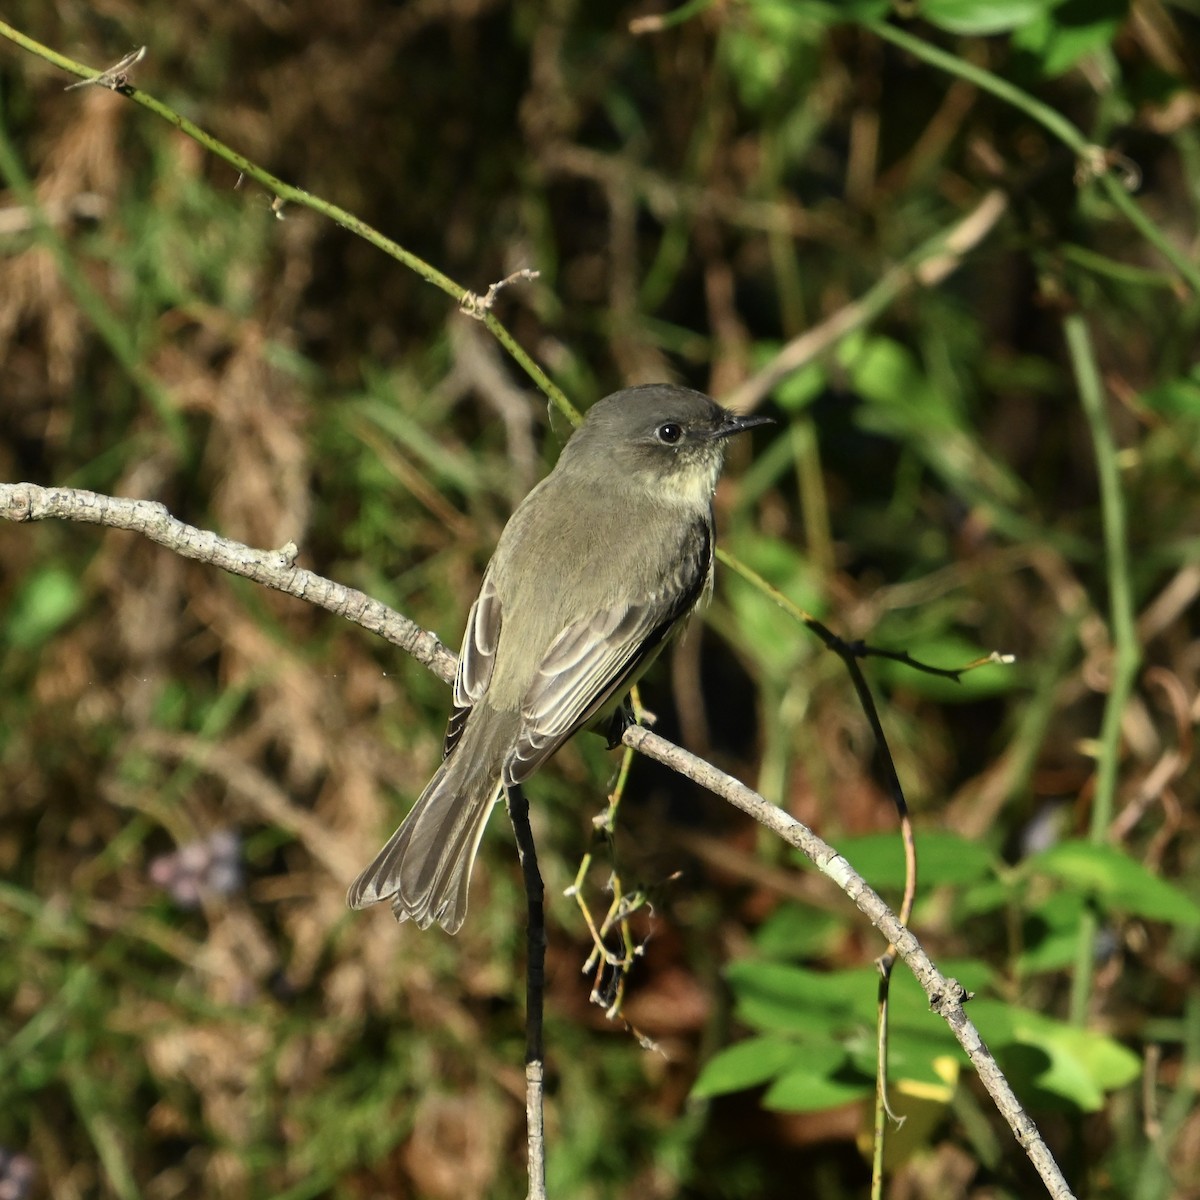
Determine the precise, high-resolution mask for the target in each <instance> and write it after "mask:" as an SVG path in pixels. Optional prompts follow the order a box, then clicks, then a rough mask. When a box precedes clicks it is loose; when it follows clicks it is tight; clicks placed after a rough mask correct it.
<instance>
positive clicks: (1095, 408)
mask: <svg viewBox="0 0 1200 1200" xmlns="http://www.w3.org/2000/svg"><path fill="white" fill-rule="evenodd" d="M1064 332H1065V335H1066V341H1067V350H1068V353H1069V354H1070V357H1071V368H1072V370H1073V371H1074V373H1075V383H1076V386H1077V387H1078V389H1079V400H1080V404H1081V405H1082V407H1083V412H1084V415H1085V416H1086V417H1087V422H1088V427H1089V429H1090V430H1091V435H1092V448H1093V450H1094V451H1095V454H1096V472H1097V476H1098V478H1099V483H1100V512H1101V520H1102V524H1103V531H1104V563H1105V570H1106V574H1107V582H1108V604H1109V625H1110V629H1111V636H1112V646H1113V662H1112V680H1111V684H1110V687H1109V693H1108V700H1107V702H1106V704H1105V707H1104V718H1103V721H1102V722H1101V726H1100V747H1099V751H1098V753H1097V757H1096V789H1095V796H1094V798H1093V803H1092V820H1091V827H1090V829H1089V831H1088V836H1089V838H1090V839H1091V841H1092V842H1094V843H1100V842H1103V841H1104V840H1105V838H1106V837H1107V836H1108V830H1109V827H1110V825H1111V824H1112V818H1113V808H1114V805H1115V801H1116V792H1117V775H1118V768H1119V763H1120V750H1121V719H1122V717H1123V716H1124V713H1125V706H1126V704H1127V703H1128V702H1129V696H1130V693H1131V692H1132V691H1133V683H1134V679H1135V677H1136V676H1137V671H1138V667H1139V666H1140V664H1141V647H1140V646H1139V645H1138V640H1137V629H1136V627H1135V624H1134V611H1133V589H1132V586H1131V582H1130V564H1129V548H1128V545H1127V538H1126V516H1125V496H1124V494H1123V492H1122V490H1121V473H1120V467H1119V466H1118V463H1117V447H1116V441H1115V439H1114V438H1113V432H1112V427H1111V425H1110V424H1109V420H1108V409H1107V406H1106V404H1105V398H1104V387H1103V385H1102V383H1101V380H1100V371H1099V369H1098V368H1097V366H1096V355H1095V351H1094V349H1093V347H1092V339H1091V334H1090V332H1089V330H1088V326H1087V322H1086V321H1085V320H1084V318H1083V316H1082V315H1081V314H1079V313H1072V314H1071V315H1070V316H1069V317H1067V319H1066V321H1065V323H1064ZM1096 930H1097V920H1096V917H1095V916H1094V914H1091V913H1088V914H1085V918H1084V921H1083V923H1082V925H1081V927H1080V931H1079V942H1078V945H1077V946H1076V949H1075V972H1074V976H1073V978H1072V980H1071V1002H1070V1018H1071V1021H1072V1022H1073V1023H1075V1024H1077V1025H1081V1024H1083V1022H1084V1020H1085V1018H1086V1016H1087V1007H1088V1000H1089V997H1090V995H1091V988H1092V967H1093V948H1094V945H1095V940H1096Z"/></svg>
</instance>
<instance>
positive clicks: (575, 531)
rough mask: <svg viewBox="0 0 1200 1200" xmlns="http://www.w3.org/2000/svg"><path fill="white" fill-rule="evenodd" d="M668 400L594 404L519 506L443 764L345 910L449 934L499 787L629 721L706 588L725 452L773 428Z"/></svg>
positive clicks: (471, 642)
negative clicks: (591, 729) (573, 740)
mask: <svg viewBox="0 0 1200 1200" xmlns="http://www.w3.org/2000/svg"><path fill="white" fill-rule="evenodd" d="M768 421H769V418H767V417H742V416H737V415H735V414H734V413H731V412H729V411H727V410H726V409H724V408H722V407H721V406H720V405H719V404H717V403H716V401H715V400H712V399H711V398H710V397H708V396H705V395H703V394H702V393H700V392H694V391H690V390H688V389H686V388H679V387H673V386H669V385H667V384H650V385H647V386H644V387H633V388H626V389H625V390H623V391H620V392H616V393H614V394H613V395H611V396H607V397H605V399H603V400H600V401H598V402H597V403H596V404H595V405H593V406H592V408H591V409H590V410H589V411H588V413H587V416H586V418H585V420H584V422H583V424H582V425H581V426H580V427H579V429H577V430H576V431H575V433H574V434H573V435H572V437H571V439H570V440H569V441H568V442H567V444H566V446H565V447H564V449H563V451H562V454H561V455H560V456H559V460H558V463H557V465H556V466H555V468H554V470H553V471H551V472H550V474H549V475H547V476H546V478H545V479H543V480H542V482H541V483H539V484H538V485H537V486H536V487H535V488H534V489H533V491H531V492H530V493H529V495H528V496H526V497H525V499H524V500H523V501H522V502H521V503H520V505H518V507H517V509H516V511H515V512H514V513H513V515H512V517H511V518H510V519H509V522H508V524H507V525H506V526H505V528H504V532H503V533H502V534H501V535H500V541H499V543H498V545H497V546H496V552H495V553H494V554H493V555H492V560H491V562H490V563H489V564H488V567H487V570H486V571H485V572H484V576H483V583H482V585H481V587H480V589H479V596H478V598H477V599H476V600H475V603H474V604H473V605H472V606H471V611H470V614H469V615H468V617H467V628H466V632H465V633H464V634H463V641H462V650H461V651H460V653H459V659H458V675H457V677H456V679H455V681H454V710H453V712H452V713H451V715H450V722H449V725H448V727H447V729H446V739H445V744H444V747H443V761H442V765H441V766H440V767H439V768H438V769H437V772H436V773H435V774H434V776H433V778H432V779H431V780H430V781H429V784H428V786H427V787H426V788H425V790H424V791H423V792H422V793H421V795H420V797H419V798H418V799H417V802H416V804H414V805H413V808H412V810H411V811H410V812H409V814H408V816H407V817H406V818H405V819H404V822H403V823H402V824H401V826H400V828H399V829H397V830H396V832H395V833H394V834H393V835H392V837H391V840H390V841H389V842H388V843H387V845H386V846H384V848H383V849H382V850H381V851H380V852H379V856H378V857H377V858H376V859H375V861H374V862H373V863H372V864H371V865H370V866H369V867H368V868H367V869H366V870H365V871H364V872H363V873H362V874H361V875H360V876H359V877H358V878H357V879H356V880H355V881H354V883H353V885H352V886H351V888H350V891H349V894H348V896H347V900H348V902H349V904H350V907H351V908H365V907H366V906H367V905H369V904H375V903H377V902H378V901H381V900H391V902H392V911H393V912H394V913H395V915H396V918H397V920H400V921H405V920H413V921H415V922H416V923H417V924H418V925H419V926H420V927H421V928H422V929H425V928H427V927H428V926H429V925H431V924H432V923H433V922H435V921H436V922H438V923H439V924H440V925H442V927H443V928H445V929H446V930H447V932H449V933H456V932H457V931H458V929H459V928H460V927H461V925H462V923H463V920H464V918H465V917H466V913H467V889H468V886H469V884H470V880H471V868H472V865H473V864H474V862H475V855H476V852H477V851H478V849H479V841H480V838H481V837H482V836H483V827H484V825H485V824H486V823H487V819H488V816H489V814H490V813H491V810H492V805H493V804H494V802H495V801H496V800H497V798H498V797H499V795H500V792H501V791H502V789H503V788H505V787H506V786H511V785H513V784H518V783H522V782H524V781H525V780H526V779H528V778H529V777H530V776H531V775H532V774H533V773H534V771H536V770H537V769H538V768H539V767H540V766H541V765H542V764H543V763H544V762H546V760H547V759H548V758H550V756H551V755H552V754H554V752H555V751H556V750H558V748H559V747H560V746H561V745H562V744H563V743H564V742H565V741H566V740H567V739H568V738H569V737H571V735H572V734H574V733H576V732H577V731H578V730H580V729H582V728H584V727H585V726H589V725H602V724H603V723H604V722H605V721H608V722H609V734H610V742H611V743H612V744H613V745H615V744H616V743H617V742H618V741H619V740H620V735H621V732H622V731H623V730H624V728H625V724H626V723H627V722H628V721H629V720H630V719H631V718H630V717H629V715H628V709H627V708H626V707H624V706H623V705H622V702H623V701H624V699H625V697H626V695H627V694H628V692H629V689H630V688H631V687H632V686H633V685H634V684H635V683H636V682H637V681H638V679H639V678H640V676H641V675H642V673H643V672H644V671H645V670H646V668H647V667H648V666H649V665H650V664H651V663H652V662H653V661H654V659H655V658H656V657H657V655H658V654H659V652H660V651H661V650H662V648H663V646H664V645H666V643H667V642H668V641H669V640H670V639H671V637H672V636H674V635H675V634H676V633H677V632H678V631H679V630H680V628H681V627H682V626H683V624H684V623H685V622H686V620H687V618H688V617H689V616H690V615H691V613H692V610H693V609H695V607H696V606H697V604H698V603H700V601H701V600H703V599H707V596H708V594H709V592H710V591H711V589H712V576H713V543H714V530H713V513H712V499H713V493H714V491H715V490H716V486H717V478H718V477H719V475H720V473H721V468H722V466H723V464H724V461H725V448H726V444H727V441H726V440H727V439H728V438H729V437H730V436H731V435H732V434H735V433H740V432H742V431H743V430H745V429H750V428H752V427H754V426H755V425H761V424H764V423H767V422H768Z"/></svg>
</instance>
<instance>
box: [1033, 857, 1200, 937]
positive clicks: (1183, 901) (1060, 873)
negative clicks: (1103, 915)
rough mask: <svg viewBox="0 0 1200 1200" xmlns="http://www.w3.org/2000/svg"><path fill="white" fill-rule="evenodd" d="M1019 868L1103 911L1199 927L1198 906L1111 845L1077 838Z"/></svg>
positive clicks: (1180, 891)
mask: <svg viewBox="0 0 1200 1200" xmlns="http://www.w3.org/2000/svg"><path fill="white" fill-rule="evenodd" d="M1022 869H1023V870H1025V871H1034V872H1039V873H1041V874H1043V875H1050V876H1052V877H1053V878H1055V879H1058V880H1061V881H1062V882H1063V883H1068V884H1071V885H1072V886H1074V887H1078V888H1081V889H1082V890H1084V891H1086V892H1087V893H1088V894H1089V895H1091V896H1092V897H1093V898H1094V899H1095V900H1096V901H1097V903H1099V904H1100V905H1101V907H1103V908H1105V909H1106V910H1111V911H1118V912H1127V913H1132V914H1133V915H1135V916H1139V917H1145V918H1147V919H1148V920H1151V921H1166V922H1167V923H1168V924H1171V925H1186V926H1189V927H1195V926H1198V925H1200V904H1197V902H1196V901H1195V900H1193V899H1192V897H1191V896H1189V895H1188V894H1187V893H1186V892H1184V891H1182V890H1180V889H1179V888H1177V887H1176V886H1175V885H1174V884H1172V883H1168V882H1167V881H1166V880H1165V879H1160V878H1159V877H1158V876H1157V875H1155V874H1153V872H1151V871H1150V870H1148V869H1147V868H1146V867H1144V866H1142V864H1141V863H1139V862H1137V861H1135V860H1134V859H1132V858H1130V857H1129V856H1128V855H1126V854H1123V853H1122V852H1121V851H1120V850H1118V849H1117V848H1116V847H1115V846H1109V845H1105V844H1100V845H1094V844H1092V843H1091V842H1086V841H1084V840H1082V839H1080V838H1076V839H1073V840H1071V841H1066V842H1060V843H1059V844H1058V845H1057V846H1052V847H1051V848H1050V849H1049V850H1046V851H1045V852H1044V853H1042V854H1037V855H1034V856H1033V857H1032V858H1029V859H1027V860H1026V861H1025V863H1024V864H1023V868H1022Z"/></svg>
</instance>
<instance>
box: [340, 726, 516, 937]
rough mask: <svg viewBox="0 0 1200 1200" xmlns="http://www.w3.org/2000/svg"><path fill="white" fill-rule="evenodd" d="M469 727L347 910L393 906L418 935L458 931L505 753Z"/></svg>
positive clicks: (353, 891) (354, 889)
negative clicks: (382, 903)
mask: <svg viewBox="0 0 1200 1200" xmlns="http://www.w3.org/2000/svg"><path fill="white" fill-rule="evenodd" d="M470 724H471V723H470V722H469V723H468V727H467V730H466V731H465V733H464V736H463V739H462V741H461V742H460V743H459V744H458V745H457V746H456V747H455V748H454V750H453V751H452V753H451V754H450V757H449V758H447V759H446V760H445V762H443V763H442V765H441V766H440V767H439V768H438V770H437V773H436V774H435V775H434V777H433V778H432V779H431V780H430V781H429V784H428V786H427V787H426V788H425V790H424V791H423V792H422V793H421V795H420V797H419V798H418V799H417V802H416V804H414V805H413V807H412V810H411V811H410V812H409V814H408V816H407V817H405V818H404V820H403V822H402V823H401V825H400V828H399V829H397V830H396V832H395V833H394V834H392V836H391V838H390V839H389V841H388V843H387V845H386V846H384V848H383V849H382V850H381V851H380V852H379V854H378V856H377V857H376V859H375V861H374V862H373V863H372V864H371V865H370V866H369V867H368V868H367V869H366V870H365V871H364V872H363V873H362V874H361V875H360V876H359V877H358V878H357V879H356V880H355V881H354V883H353V884H351V886H350V891H349V892H348V893H347V895H346V900H347V903H348V904H349V905H350V907H351V908H366V907H367V905H369V904H377V903H378V902H379V901H381V900H391V902H392V912H394V913H395V914H396V920H398V921H408V920H412V921H415V922H416V923H417V925H418V926H420V928H422V929H427V928H428V927H429V926H430V925H432V924H433V923H434V922H435V921H436V922H437V923H438V924H439V925H441V926H442V928H443V929H445V930H446V932H447V933H457V932H458V930H459V928H460V927H461V926H462V923H463V920H464V919H465V918H466V915H467V891H468V888H469V887H470V884H471V868H472V866H473V865H474V863H475V855H476V853H477V852H478V850H479V841H480V839H481V838H482V837H483V828H484V826H485V825H486V824H487V819H488V817H489V815H490V814H491V811H492V805H493V804H494V803H495V802H496V799H497V797H498V796H499V794H500V772H501V769H502V766H503V753H502V750H503V749H504V739H503V738H496V737H495V736H491V737H486V738H485V741H486V742H490V743H491V744H490V745H487V744H485V745H478V744H477V743H478V742H479V741H480V740H481V739H480V738H479V737H478V736H476V737H472V736H471V734H472V732H475V731H472V730H471V728H470ZM477 729H478V727H477ZM489 732H491V731H489ZM497 743H499V745H497Z"/></svg>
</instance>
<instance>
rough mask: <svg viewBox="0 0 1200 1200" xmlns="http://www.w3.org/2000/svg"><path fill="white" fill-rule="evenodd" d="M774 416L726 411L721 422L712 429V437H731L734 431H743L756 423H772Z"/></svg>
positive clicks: (773, 422) (751, 427)
mask: <svg viewBox="0 0 1200 1200" xmlns="http://www.w3.org/2000/svg"><path fill="white" fill-rule="evenodd" d="M774 424H775V419H774V417H754V416H742V415H741V414H739V413H731V412H726V413H725V415H724V417H722V418H721V423H720V425H718V426H717V427H716V429H714V430H713V433H712V436H713V437H714V438H727V437H733V435H734V434H735V433H745V432H746V430H747V429H753V428H754V427H755V426H757V425H774Z"/></svg>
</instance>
